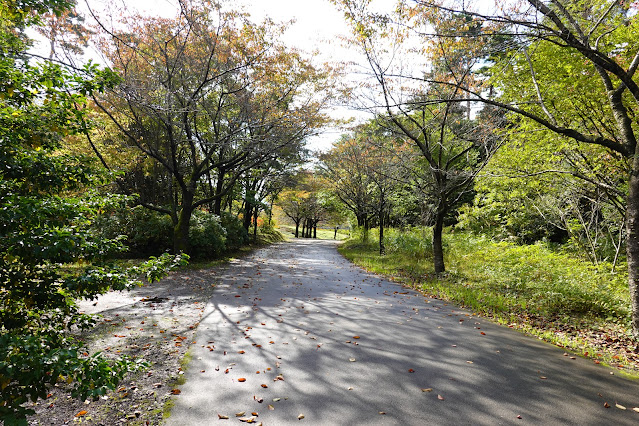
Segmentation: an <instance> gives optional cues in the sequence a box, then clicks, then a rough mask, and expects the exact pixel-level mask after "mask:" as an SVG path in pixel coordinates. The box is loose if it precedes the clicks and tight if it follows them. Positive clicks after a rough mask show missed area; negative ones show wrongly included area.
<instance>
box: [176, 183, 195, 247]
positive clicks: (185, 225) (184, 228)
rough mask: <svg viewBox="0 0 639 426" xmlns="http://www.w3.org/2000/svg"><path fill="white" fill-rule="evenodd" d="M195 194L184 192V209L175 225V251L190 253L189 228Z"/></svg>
mask: <svg viewBox="0 0 639 426" xmlns="http://www.w3.org/2000/svg"><path fill="white" fill-rule="evenodd" d="M192 204H193V195H192V194H188V193H186V191H185V192H184V193H183V198H182V210H180V214H179V216H178V221H177V224H175V226H174V227H173V252H174V253H175V254H178V253H190V248H191V247H190V244H189V229H190V228H191V216H192V214H193V208H192V207H191V206H192Z"/></svg>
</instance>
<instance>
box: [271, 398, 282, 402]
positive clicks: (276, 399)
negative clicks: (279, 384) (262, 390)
mask: <svg viewBox="0 0 639 426" xmlns="http://www.w3.org/2000/svg"><path fill="white" fill-rule="evenodd" d="M281 399H282V398H273V402H279V401H280V400H281Z"/></svg>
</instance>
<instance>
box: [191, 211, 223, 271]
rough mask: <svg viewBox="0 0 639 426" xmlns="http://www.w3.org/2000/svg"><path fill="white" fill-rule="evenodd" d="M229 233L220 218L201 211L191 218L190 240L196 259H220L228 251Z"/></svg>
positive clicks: (195, 212) (194, 213)
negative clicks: (227, 238) (227, 239)
mask: <svg viewBox="0 0 639 426" xmlns="http://www.w3.org/2000/svg"><path fill="white" fill-rule="evenodd" d="M226 235H227V232H226V230H225V229H224V227H222V224H221V223H220V217H219V216H216V215H213V214H211V213H207V212H204V211H201V210H196V211H194V212H193V216H191V227H190V229H189V240H190V243H191V254H192V256H193V257H194V258H200V259H202V258H213V257H218V256H220V255H221V254H222V253H224V251H226V248H227V247H226Z"/></svg>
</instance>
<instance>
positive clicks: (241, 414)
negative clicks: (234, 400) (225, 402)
mask: <svg viewBox="0 0 639 426" xmlns="http://www.w3.org/2000/svg"><path fill="white" fill-rule="evenodd" d="M244 414H246V411H242V412H240V413H235V417H242V416H243V415H244Z"/></svg>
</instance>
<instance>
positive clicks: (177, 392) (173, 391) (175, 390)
mask: <svg viewBox="0 0 639 426" xmlns="http://www.w3.org/2000/svg"><path fill="white" fill-rule="evenodd" d="M171 393H172V394H173V395H179V394H181V393H182V391H181V390H179V389H173V390H171Z"/></svg>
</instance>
